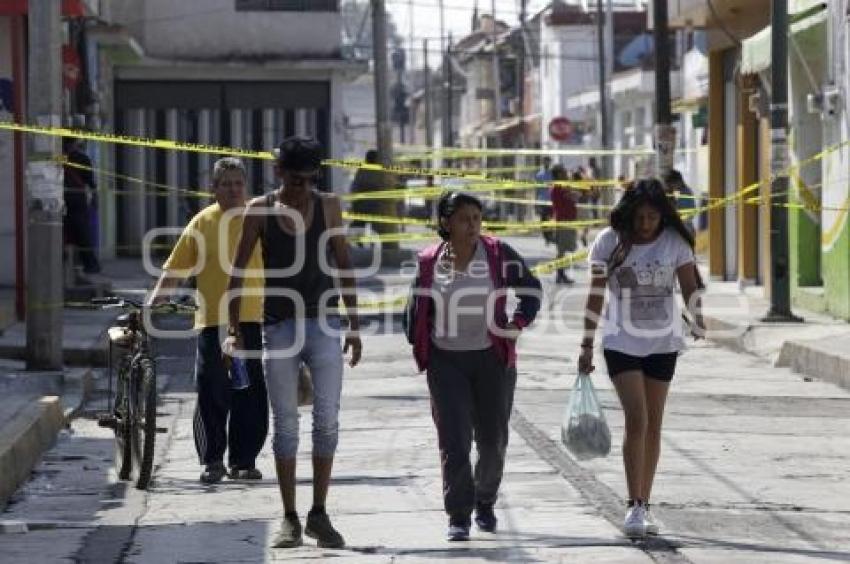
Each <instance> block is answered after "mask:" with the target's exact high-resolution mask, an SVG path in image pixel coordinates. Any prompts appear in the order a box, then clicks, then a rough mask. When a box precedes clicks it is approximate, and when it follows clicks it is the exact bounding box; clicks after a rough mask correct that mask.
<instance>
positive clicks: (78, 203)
mask: <svg viewBox="0 0 850 564" xmlns="http://www.w3.org/2000/svg"><path fill="white" fill-rule="evenodd" d="M83 147H84V145H83V141H81V140H80V139H76V138H74V137H63V138H62V153H63V157H64V159H65V165H64V166H63V167H62V169H63V174H64V180H63V183H64V187H65V193H64V196H65V217H64V219H63V222H62V224H63V227H64V229H63V231H64V236H65V242H66V243H67V244H69V245H73V246H74V248H75V252H76V255H77V258H78V259H79V261H80V264H82V266H83V272H85V273H86V274H97V273H99V272H100V261H99V260H98V258H97V248H96V246H97V245H96V242H97V236H96V235H97V233H96V229H95V226H96V225H97V222H96V221H93V217H92V216H93V215H95V214H97V198H96V196H97V183H96V181H95V178H94V173H93V172H92V162H91V159H90V158H89V156H88V155H87V154H86V152H85V150H84V148H83Z"/></svg>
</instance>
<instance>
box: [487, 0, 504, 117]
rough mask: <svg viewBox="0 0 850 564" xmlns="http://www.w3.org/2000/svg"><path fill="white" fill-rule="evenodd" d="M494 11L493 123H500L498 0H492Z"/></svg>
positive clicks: (500, 89) (500, 86) (500, 87)
mask: <svg viewBox="0 0 850 564" xmlns="http://www.w3.org/2000/svg"><path fill="white" fill-rule="evenodd" d="M490 5H491V7H492V11H493V123H494V125H498V124H499V121H500V120H501V119H502V84H501V82H502V81H501V77H500V76H499V49H498V45H497V43H498V40H499V26H498V25H497V24H496V0H492V2H491V4H490Z"/></svg>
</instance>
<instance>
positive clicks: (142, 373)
mask: <svg viewBox="0 0 850 564" xmlns="http://www.w3.org/2000/svg"><path fill="white" fill-rule="evenodd" d="M91 303H92V305H95V306H99V307H100V308H101V309H113V308H118V309H123V310H126V313H124V314H122V315H120V316H118V318H117V319H116V325H114V326H113V327H110V328H109V329H108V330H107V336H108V340H109V369H108V370H109V380H108V404H107V412H106V413H105V414H101V415H100V416H99V417H98V425H99V426H100V427H104V428H109V429H112V430H113V431H114V433H115V466H116V471H117V473H118V479H120V480H132V481H135V483H136V488H137V489H140V490H144V489H147V487H148V485H149V484H150V480H151V474H152V472H153V457H154V444H155V442H156V433H157V427H156V404H157V391H156V365H155V363H154V358H153V355H152V354H151V343H150V338H149V337H148V333H147V329H146V327H145V323H144V321H145V319H144V313H145V311H146V310H147V311H149V312H151V313H153V312H156V313H189V312H194V311H195V310H196V309H197V308H196V307H195V306H190V305H184V304H178V303H173V302H169V303H165V304H158V305H145V304H143V303H141V302H139V301H135V300H132V299H128V298H120V297H117V296H109V297H106V298H95V299H93V300H91ZM113 348H117V349H118V351H119V352H118V354H119V355H120V356H119V358H118V370H117V373H118V377H117V385H116V394H115V403H114V405H113V402H112V377H113V369H112V368H113V367H112V364H113V357H114V355H113Z"/></svg>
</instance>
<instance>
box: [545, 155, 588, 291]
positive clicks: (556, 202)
mask: <svg viewBox="0 0 850 564" xmlns="http://www.w3.org/2000/svg"><path fill="white" fill-rule="evenodd" d="M566 179H567V171H566V169H564V167H563V166H561V165H555V166H553V167H552V180H554V181H555V182H558V181H564V180H566ZM581 179H582V178H581V174H579V173H573V180H581ZM549 199H550V200H552V218H553V219H554V220H555V221H575V220H576V218H577V217H578V207H577V206H576V201H575V198H574V197H573V193H572V191H571V190H570V189H569V188H567V187H566V186H558V185H557V184H553V185H552V186H551V187H550V188H549ZM576 238H577V234H576V230H575V229H572V228H569V227H558V228H557V229H555V248H556V249H557V250H558V257H557V258H562V257H564V256H565V255H566V254H567V253H572V252H573V251H575V250H576ZM574 282H575V280H573V279H572V278H570V277H569V276H567V269H566V268H559V269H558V273H557V275H556V276H555V283H556V284H573V283H574Z"/></svg>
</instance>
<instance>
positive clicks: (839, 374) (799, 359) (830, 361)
mask: <svg viewBox="0 0 850 564" xmlns="http://www.w3.org/2000/svg"><path fill="white" fill-rule="evenodd" d="M776 366H784V367H789V368H791V370H793V371H794V372H799V373H801V374H806V375H808V376H814V377H815V378H819V379H821V380H824V381H826V382H831V383H833V384H835V385H836V386H840V387H842V388H844V389H845V390H850V357H847V356H845V355H841V354H835V353H830V352H828V351H825V350H820V349H819V348H818V347H817V345H816V343H811V344H808V343H806V342H805V341H785V342H784V343H783V344H782V349H781V350H780V352H779V358H777V359H776Z"/></svg>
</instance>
